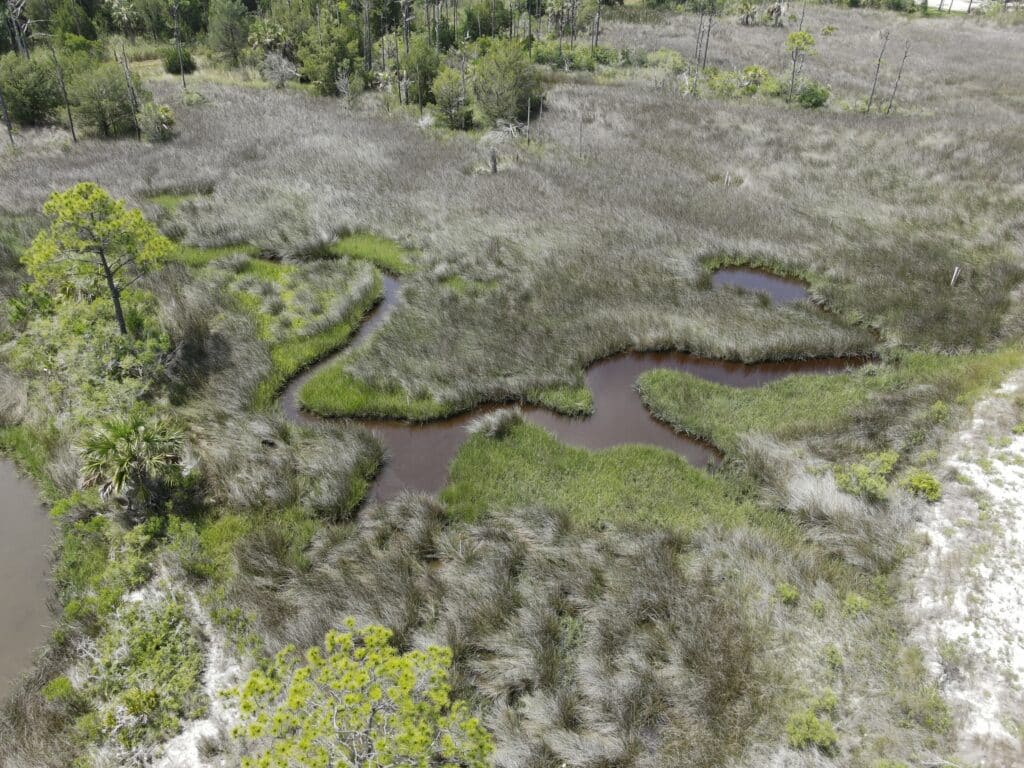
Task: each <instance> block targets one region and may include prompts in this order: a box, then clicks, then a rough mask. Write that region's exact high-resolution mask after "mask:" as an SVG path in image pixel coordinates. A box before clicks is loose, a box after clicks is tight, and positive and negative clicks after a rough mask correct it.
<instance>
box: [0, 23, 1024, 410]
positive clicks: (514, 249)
mask: <svg viewBox="0 0 1024 768" xmlns="http://www.w3.org/2000/svg"><path fill="white" fill-rule="evenodd" d="M694 24H696V20H695V18H691V17H690V15H687V14H683V15H682V16H671V17H670V18H669V19H668V21H667V22H666V23H659V24H656V25H644V24H639V25H638V24H623V23H619V22H615V23H609V25H608V27H607V30H606V35H607V42H609V43H611V44H614V45H616V46H619V47H622V46H625V47H629V46H631V45H632V46H637V47H644V48H645V49H657V48H668V49H677V50H678V51H679V52H681V53H682V54H683V55H688V52H690V53H692V51H691V48H692V41H693V39H694V38H693V32H694V29H693V25H694ZM808 24H810V25H812V26H813V27H815V28H818V27H821V26H825V25H826V24H833V25H834V26H836V27H837V28H838V31H837V32H836V33H835V34H833V35H831V36H829V37H828V38H823V41H822V43H821V45H820V51H819V55H818V56H815V57H813V58H812V59H811V60H810V61H809V62H808V71H807V75H808V77H813V78H814V79H818V80H822V81H825V82H827V83H828V85H829V87H830V88H831V89H832V90H833V92H834V93H836V94H837V101H840V102H841V101H842V100H844V99H845V100H847V101H850V102H851V103H852V102H853V100H855V99H857V98H860V97H861V96H862V94H863V92H864V90H865V88H866V87H867V84H868V83H869V82H870V79H871V76H872V74H873V70H872V66H873V57H872V56H871V55H868V54H867V53H865V51H871V50H874V49H875V45H874V41H873V36H874V35H875V34H876V33H877V31H878V30H879V29H880V28H882V27H883V26H886V27H888V26H892V27H893V28H894V32H893V34H894V35H895V36H896V37H900V36H906V37H907V38H909V39H910V40H911V43H912V46H913V51H914V56H913V59H912V61H911V66H910V67H909V68H908V70H907V71H906V73H905V79H904V83H903V85H902V86H901V92H902V98H901V100H900V104H899V109H898V111H897V112H896V113H895V114H892V115H889V116H888V117H885V116H881V115H871V116H864V115H863V113H858V112H856V111H852V110H851V111H845V110H843V109H842V108H837V109H834V110H831V111H825V112H812V111H808V110H799V109H790V108H788V107H786V106H785V105H782V104H778V103H737V102H732V101H725V100H704V99H691V98H688V97H686V96H685V95H683V94H682V93H681V92H679V91H678V90H677V89H672V88H665V87H662V86H659V85H658V84H656V83H655V82H654V81H652V80H651V79H650V78H647V77H640V76H636V77H633V76H631V75H629V73H628V72H627V73H623V74H622V76H621V77H617V78H616V79H615V80H614V81H610V82H596V81H595V82H575V81H573V82H568V81H567V82H559V83H556V84H554V85H553V87H552V88H551V89H550V91H549V93H548V96H547V99H546V105H545V114H544V118H543V119H541V120H539V121H537V125H536V126H535V130H534V131H533V135H532V138H533V143H532V145H531V148H530V150H529V151H526V150H525V148H520V147H519V146H518V145H517V144H515V143H512V144H509V145H507V146H505V145H503V148H502V150H501V151H502V154H503V157H502V162H503V172H502V173H499V174H497V175H493V176H492V175H491V174H477V173H474V172H473V169H474V168H475V167H476V165H477V164H478V163H479V153H480V149H479V147H478V146H477V145H476V144H475V143H474V142H473V140H472V139H471V138H470V137H465V136H451V137H448V138H446V139H445V140H443V141H441V140H438V138H437V137H436V136H435V134H434V133H432V132H430V131H423V130H421V129H419V128H418V127H416V125H415V124H414V122H413V121H411V120H408V119H406V118H404V117H402V116H396V117H391V118H388V117H386V116H383V115H380V114H374V112H373V109H372V106H368V108H367V109H366V110H355V111H352V110H348V109H346V108H344V107H343V106H342V105H340V104H339V103H338V102H337V101H335V100H329V99H315V98H312V97H309V96H306V95H304V94H301V93H295V92H290V91H284V92H277V91H266V90H258V91H257V90H252V89H244V88H238V87H235V86H230V85H223V84H217V83H201V84H199V85H197V86H196V87H197V88H199V89H200V90H201V91H202V92H203V94H204V95H205V96H207V98H208V100H209V103H208V104H206V105H201V106H195V107H190V106H185V105H182V106H181V107H180V108H179V109H178V113H179V119H178V124H179V126H180V128H181V130H180V135H179V137H178V138H177V139H176V140H175V141H173V142H170V143H169V144H166V145H161V146H158V147H157V146H152V147H151V146H145V147H143V146H139V145H136V144H134V143H132V142H118V143H116V144H110V143H100V142H91V141H88V142H82V143H80V144H79V145H78V146H77V147H76V148H75V149H74V151H73V152H71V153H68V154H65V153H63V152H61V151H59V150H58V149H56V148H55V147H54V146H53V145H52V144H51V143H47V141H48V139H47V138H46V136H47V134H44V133H39V134H35V133H33V134H32V136H31V137H27V138H26V141H25V146H24V148H23V149H22V150H21V151H20V152H19V153H18V154H16V155H11V154H7V155H5V156H4V158H3V160H0V178H2V179H3V183H2V184H0V208H2V209H4V210H5V211H7V212H8V213H10V214H18V213H24V212H28V211H30V210H35V209H37V208H38V205H39V204H40V202H41V201H42V197H43V195H44V194H45V190H49V189H52V188H54V187H58V186H66V185H68V184H70V183H71V182H73V181H77V180H79V179H80V178H82V177H83V176H88V177H89V178H92V179H95V180H96V181H97V182H99V183H101V184H104V185H105V186H108V187H110V188H111V189H112V190H113V191H114V192H115V193H116V194H120V195H128V196H130V197H133V198H135V199H136V200H139V199H141V198H142V197H144V195H145V194H147V193H148V192H149V191H151V190H185V189H190V188H194V187H196V186H198V185H205V186H209V185H211V184H213V186H214V189H213V192H212V194H210V195H205V196H202V197H201V198H198V199H195V200H189V201H188V202H187V203H184V204H182V205H181V206H179V208H178V209H177V211H176V212H175V213H174V214H172V215H171V218H172V221H170V222H169V223H168V226H172V225H173V228H174V229H175V230H176V232H177V233H180V235H181V236H182V237H184V238H185V239H186V241H187V242H188V243H190V244H192V245H223V244H225V243H238V242H251V243H254V244H255V245H256V247H257V248H259V249H260V250H266V251H268V252H273V253H276V254H279V255H282V256H288V255H293V254H301V253H303V252H308V251H309V249H311V248H315V247H319V246H320V245H321V244H323V243H329V242H330V241H331V240H332V239H333V237H334V236H335V233H338V232H373V233H376V234H377V235H379V236H380V237H385V238H389V239H391V240H394V241H396V242H400V243H402V244H403V245H407V246H409V247H411V248H415V250H416V251H417V252H418V254H419V255H417V256H416V263H417V264H419V265H421V269H419V270H417V275H416V276H415V277H407V278H406V279H405V282H406V283H407V285H405V283H404V286H405V287H404V292H405V293H406V301H405V302H404V303H403V305H402V306H401V307H399V308H398V309H397V311H396V312H395V313H394V316H393V317H392V319H391V322H389V323H388V326H390V327H391V330H388V329H387V328H384V329H381V330H382V332H381V333H379V334H377V335H376V336H375V338H374V339H373V340H372V342H371V343H370V345H369V347H368V349H367V350H366V353H365V355H364V356H362V357H361V358H360V359H359V360H358V361H353V366H352V367H351V368H350V370H349V373H350V374H351V375H352V376H354V377H355V378H357V379H359V380H360V381H361V382H363V383H364V384H367V385H369V386H372V387H373V388H375V389H378V390H382V391H385V390H395V391H401V392H404V393H406V395H407V396H411V397H413V398H417V397H419V396H420V395H427V394H429V395H430V396H431V397H432V398H433V399H434V400H436V401H438V402H444V403H450V402H470V401H472V402H477V401H480V400H481V399H487V400H501V399H508V397H509V396H514V397H515V398H521V397H522V396H523V395H524V394H525V393H527V392H530V391H532V390H535V389H538V388H545V387H551V386H572V385H574V384H576V383H577V381H576V380H577V379H578V375H579V372H580V370H581V369H582V367H583V366H585V364H586V363H587V362H589V361H592V360H594V359H597V358H599V357H601V356H603V355H606V354H609V353H611V352H614V351H618V350H621V349H628V348H637V347H648V348H650V347H652V346H655V345H657V346H661V347H674V348H684V349H688V350H691V351H693V352H696V353H698V354H703V355H709V356H714V357H731V358H736V359H743V360H755V359H769V358H771V359H777V358H781V357H794V356H801V355H811V354H813V355H827V354H837V353H845V352H850V351H852V350H854V349H856V351H864V350H865V349H867V348H870V347H872V346H873V345H874V344H875V343H876V342H875V340H874V339H872V338H871V336H870V335H869V334H866V333H856V332H854V331H851V330H850V329H849V328H844V327H842V326H841V325H839V324H837V323H835V322H833V321H832V320H830V319H828V318H827V317H820V316H813V315H811V314H804V315H797V314H787V311H785V310H782V309H779V308H770V307H759V306H756V305H755V302H754V300H753V299H750V298H748V299H746V300H744V299H742V298H741V297H724V296H708V295H707V292H706V291H701V290H700V289H699V288H700V287H699V280H700V275H701V273H702V267H701V264H702V263H703V261H704V260H705V259H707V258H709V257H715V256H717V255H721V254H730V255H732V256H734V257H735V258H737V259H754V258H757V259H764V260H766V261H771V262H772V263H773V264H777V265H779V266H780V267H782V268H785V269H786V271H789V272H794V273H797V274H802V275H809V276H813V282H814V284H815V286H816V293H817V294H818V295H819V296H820V297H821V298H822V299H823V300H824V301H825V302H826V303H827V304H828V305H829V306H830V307H831V308H833V309H834V310H835V311H836V312H837V314H838V316H839V317H841V318H843V319H844V320H845V321H852V322H857V323H860V324H863V325H864V326H868V327H873V328H877V329H878V330H879V332H880V333H881V335H882V339H883V341H884V343H886V344H896V345H907V346H911V347H923V348H933V347H934V348H941V349H943V350H947V351H957V350H963V349H968V348H978V347H985V346H987V345H989V344H991V343H992V342H993V340H994V339H997V338H998V337H999V336H1000V335H1001V334H1003V333H1006V332H1008V331H1007V330H1006V329H1007V328H1008V326H1007V325H1006V323H1005V322H1004V321H1005V318H1006V317H1007V316H1008V315H1009V316H1013V315H1014V313H1017V314H1019V301H1018V300H1017V298H1016V297H1015V296H1014V294H1013V288H1014V286H1015V284H1016V283H1017V282H1018V281H1019V278H1020V270H1019V268H1018V266H1017V262H1018V259H1017V255H1016V254H1017V251H1016V250H1015V249H1016V245H1015V242H1016V241H1015V234H1014V233H1015V232H1016V231H1017V229H1018V228H1019V225H1020V216H1021V215H1022V214H1021V213H1020V211H1021V210H1024V206H1022V205H1021V202H1022V201H1021V200H1020V193H1019V189H1018V187H1019V185H1018V179H1017V178H1016V176H1015V175H1014V173H1013V172H1012V170H1011V169H1010V168H1009V167H1008V165H1007V164H1000V163H994V162H993V160H992V158H999V157H1013V156H1018V155H1020V154H1022V151H1024V145H1022V144H1021V142H1022V141H1024V139H1022V138H1021V134H1020V131H1019V130H1018V129H1017V128H1018V125H1019V122H1020V117H1021V115H1020V110H1021V108H1022V107H1021V105H1020V103H1019V100H1018V99H1016V98H1015V97H1014V95H1013V94H1015V93H1016V88H1017V84H1016V81H1015V80H1014V79H1013V77H1012V75H1011V74H1010V73H1011V72H1013V71H1014V69H1015V68H1014V66H1013V63H1014V62H1018V61H1019V59H1020V56H1021V55H1022V54H1021V52H1020V46H1019V44H1018V43H1019V40H1017V35H1016V33H1015V32H1014V30H1010V29H1001V28H997V27H994V26H992V25H988V24H979V23H976V22H974V21H973V20H963V21H959V20H958V21H955V22H950V21H948V20H929V19H923V20H922V19H918V20H913V21H910V20H906V19H904V18H902V17H896V16H892V15H885V14H879V13H874V12H846V11H843V10H841V9H836V8H831V7H828V6H811V7H810V8H809V10H808ZM783 32H784V30H777V29H772V28H768V27H751V28H746V27H742V26H740V25H732V24H723V25H721V27H720V28H719V30H718V31H717V32H716V37H715V42H714V44H713V45H712V46H711V56H712V59H713V62H714V63H715V64H716V65H717V66H733V67H735V66H741V65H746V64H761V65H768V66H769V68H773V67H774V68H776V69H777V68H778V66H777V65H779V64H780V63H781V61H782V60H783V59H784V56H785V52H784V49H783V37H784V35H783V34H782V33H783ZM957 49H964V50H966V49H973V50H986V51H988V52H990V54H991V55H986V56H976V57H975V56H971V57H956V58H955V59H950V58H949V57H947V56H946V53H947V52H948V51H950V50H957ZM890 65H891V62H887V63H886V66H885V67H883V77H884V78H891V77H892V75H893V72H892V71H891V66H890ZM939 71H941V72H943V76H942V77H935V76H934V73H935V72H939ZM885 82H888V80H887V79H886V80H885ZM171 88H172V86H171V84H170V83H169V82H168V83H164V82H163V80H162V79H158V80H157V81H155V82H154V83H153V89H154V91H156V92H158V93H157V96H158V98H164V96H165V94H164V91H167V93H168V94H169V93H170V90H171ZM371 104H372V100H371V101H368V102H367V105H371ZM296 114H299V115H301V116H302V119H301V120H296V119H295V115H296ZM580 118H583V122H584V141H583V145H584V147H583V148H584V152H583V155H584V156H583V158H582V160H581V159H580V158H579V157H578V155H579V153H578V151H577V144H578V141H579V139H578V126H579V123H580ZM727 176H728V178H730V179H732V180H741V182H740V183H730V184H725V183H724V181H723V180H724V179H725V178H726V177H727ZM15 189H17V190H19V192H18V194H17V195H15V194H13V193H12V190H15ZM836 190H842V193H841V194H838V193H836V192H835V191H836ZM595 211H599V212H600V215H598V216H595ZM375 258H383V257H380V256H376V257H375ZM380 263H384V262H383V261H381V262H380ZM956 266H961V267H962V268H963V270H962V271H963V273H964V277H963V278H962V279H961V280H960V281H959V282H958V283H957V285H956V286H954V287H952V288H951V287H950V286H949V281H950V276H951V275H952V271H953V269H954V267H956ZM394 267H395V264H392V268H394ZM436 267H442V268H443V274H444V277H447V278H450V277H452V276H453V275H458V276H459V277H461V278H462V279H463V280H466V281H469V282H471V283H478V284H486V283H489V282H491V281H495V282H496V285H497V287H496V289H495V290H493V291H483V292H475V291H466V292H463V293H461V294H460V293H459V292H458V291H455V290H452V288H451V286H450V285H446V284H445V280H444V279H435V278H434V277H433V271H434V269H435V268H436ZM753 328H756V329H758V331H759V332H758V333H756V334H754V333H752V332H751V329H753ZM1010 332H1012V331H1010Z"/></svg>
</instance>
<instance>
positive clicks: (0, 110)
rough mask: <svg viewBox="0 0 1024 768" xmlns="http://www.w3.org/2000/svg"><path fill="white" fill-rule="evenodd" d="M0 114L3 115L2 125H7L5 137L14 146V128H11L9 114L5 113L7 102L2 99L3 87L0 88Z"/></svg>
mask: <svg viewBox="0 0 1024 768" xmlns="http://www.w3.org/2000/svg"><path fill="white" fill-rule="evenodd" d="M0 115H3V118H4V125H5V126H6V127H7V138H8V139H10V141H11V146H12V147H13V146H14V130H13V129H12V128H11V116H10V115H9V114H8V113H7V102H6V101H5V100H4V91H3V88H0Z"/></svg>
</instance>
